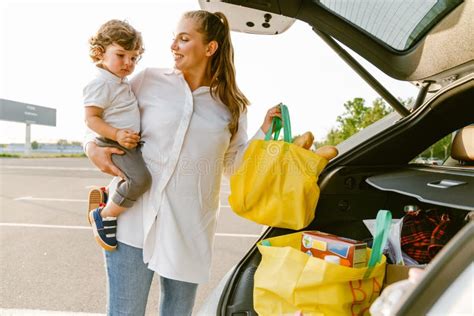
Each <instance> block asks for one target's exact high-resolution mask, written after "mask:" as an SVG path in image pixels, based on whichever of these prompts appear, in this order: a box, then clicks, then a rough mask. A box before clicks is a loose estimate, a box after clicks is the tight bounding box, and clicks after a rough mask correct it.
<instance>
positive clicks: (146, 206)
mask: <svg viewBox="0 0 474 316" xmlns="http://www.w3.org/2000/svg"><path fill="white" fill-rule="evenodd" d="M131 84H132V90H133V92H134V93H135V95H136V97H137V100H138V104H139V107H140V114H141V136H142V140H143V141H145V144H144V145H143V147H142V154H143V158H144V160H145V162H146V164H147V167H148V169H149V170H150V173H151V175H152V186H151V189H150V190H149V191H148V192H146V193H145V194H144V195H143V196H142V197H141V198H140V199H139V200H138V201H137V202H136V203H135V204H134V206H133V207H132V208H130V209H128V210H127V211H125V212H124V213H123V214H122V215H120V216H119V218H118V230H117V240H119V241H120V242H122V243H125V244H128V245H131V246H135V247H139V248H143V259H144V262H145V263H148V267H149V268H150V269H151V270H154V271H156V272H157V273H158V274H160V275H162V276H164V277H167V278H171V279H175V280H181V281H187V282H193V283H202V282H206V281H207V280H208V279H209V274H210V267H211V260H212V248H213V242H214V234H215V231H216V224H217V215H218V212H219V192H220V185H221V180H222V174H223V173H225V174H226V175H230V174H231V173H232V171H233V170H235V169H236V168H237V167H238V165H239V163H240V161H241V159H242V156H243V153H244V151H245V149H246V147H247V142H248V139H247V132H246V130H247V117H246V113H244V114H242V115H241V118H240V121H239V129H238V132H237V133H236V134H235V135H234V137H232V139H231V134H230V132H229V130H228V123H229V121H230V113H229V111H228V109H227V107H226V106H225V105H223V104H222V103H221V102H218V101H216V100H215V99H213V98H212V96H211V94H210V89H209V87H200V88H198V89H196V90H195V91H191V90H190V88H189V86H188V85H187V83H186V81H185V80H184V77H183V76H182V74H181V73H180V72H179V71H177V70H174V69H171V70H170V69H158V68H147V69H145V70H144V71H142V72H140V73H139V74H137V75H136V76H135V77H134V78H133V79H132V80H131ZM263 137H264V135H263V132H262V131H261V130H259V131H258V132H257V134H256V135H255V136H254V137H253V139H254V138H255V139H256V138H260V139H261V138H263ZM114 183H116V181H114V182H112V185H111V186H110V190H111V192H113V190H114V189H115V185H113V184H114Z"/></svg>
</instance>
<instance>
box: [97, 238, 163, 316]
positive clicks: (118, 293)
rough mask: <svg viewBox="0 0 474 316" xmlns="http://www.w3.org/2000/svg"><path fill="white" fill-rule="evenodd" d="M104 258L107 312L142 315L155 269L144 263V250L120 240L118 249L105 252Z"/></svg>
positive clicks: (110, 313) (109, 315)
mask: <svg viewBox="0 0 474 316" xmlns="http://www.w3.org/2000/svg"><path fill="white" fill-rule="evenodd" d="M105 261H106V272H107V315H108V316H115V315H130V316H141V315H145V309H146V303H147V299H148V292H149V291H150V285H151V282H152V279H153V273H154V272H153V271H151V270H149V269H148V268H147V265H146V264H145V263H143V250H142V249H140V248H135V247H132V246H129V245H126V244H123V243H120V246H119V247H118V248H117V251H114V252H105ZM162 315H166V314H162Z"/></svg>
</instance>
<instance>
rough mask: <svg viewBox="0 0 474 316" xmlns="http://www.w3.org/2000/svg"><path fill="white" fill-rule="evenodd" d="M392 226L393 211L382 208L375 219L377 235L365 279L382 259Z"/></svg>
mask: <svg viewBox="0 0 474 316" xmlns="http://www.w3.org/2000/svg"><path fill="white" fill-rule="evenodd" d="M391 226H392V213H390V211H387V210H380V211H378V213H377V219H376V221H375V235H374V242H373V244H372V252H371V253H370V258H369V262H368V264H367V271H366V272H365V275H364V279H366V278H368V277H369V276H370V274H371V273H372V270H373V269H374V267H375V265H376V264H377V263H379V262H380V260H381V259H382V254H383V249H384V248H385V245H386V243H387V239H388V235H389V233H390V228H391Z"/></svg>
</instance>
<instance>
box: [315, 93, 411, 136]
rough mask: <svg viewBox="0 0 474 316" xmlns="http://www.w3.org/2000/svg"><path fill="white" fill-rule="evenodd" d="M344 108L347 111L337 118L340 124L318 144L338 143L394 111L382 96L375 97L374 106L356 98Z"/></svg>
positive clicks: (345, 104)
mask: <svg viewBox="0 0 474 316" xmlns="http://www.w3.org/2000/svg"><path fill="white" fill-rule="evenodd" d="M406 102H410V100H407V101H406ZM402 103H405V102H402ZM344 108H345V112H344V113H343V114H342V115H339V116H338V117H337V119H336V122H337V123H338V126H337V127H334V128H332V129H331V130H330V131H329V133H328V134H327V135H326V140H325V141H323V142H322V143H320V144H318V145H337V144H339V143H340V142H342V141H344V140H345V139H347V138H349V137H350V136H352V135H354V134H355V133H357V132H358V131H360V130H361V129H364V128H366V127H367V126H369V125H370V124H372V123H374V122H376V121H378V120H380V119H381V118H383V117H384V116H385V115H387V114H388V113H390V112H392V111H393V109H392V108H391V107H390V106H388V105H387V104H386V103H385V101H384V100H383V99H381V98H377V99H375V101H374V102H373V103H372V106H366V105H365V100H364V99H362V98H354V99H353V100H352V101H347V102H346V103H344Z"/></svg>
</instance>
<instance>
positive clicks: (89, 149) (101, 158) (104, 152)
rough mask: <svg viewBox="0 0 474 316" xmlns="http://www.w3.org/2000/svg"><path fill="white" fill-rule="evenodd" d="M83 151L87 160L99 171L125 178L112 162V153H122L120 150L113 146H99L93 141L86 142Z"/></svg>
mask: <svg viewBox="0 0 474 316" xmlns="http://www.w3.org/2000/svg"><path fill="white" fill-rule="evenodd" d="M85 152H86V155H87V157H89V160H90V161H91V162H92V163H93V164H94V165H95V166H96V167H97V168H99V170H100V171H102V172H104V173H107V174H110V175H112V176H118V177H120V178H122V179H124V178H125V175H124V174H123V173H122V171H121V170H120V169H119V168H118V167H117V166H116V165H114V163H113V162H112V154H117V155H123V154H124V152H123V151H122V150H120V149H118V148H115V147H99V146H97V144H96V143H94V142H88V143H87V144H86V145H85Z"/></svg>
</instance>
